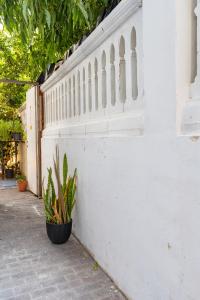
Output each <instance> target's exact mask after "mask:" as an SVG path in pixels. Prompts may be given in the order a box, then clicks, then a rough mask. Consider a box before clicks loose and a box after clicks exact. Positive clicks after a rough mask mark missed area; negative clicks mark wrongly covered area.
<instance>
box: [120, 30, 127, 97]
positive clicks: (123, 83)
mask: <svg viewBox="0 0 200 300" xmlns="http://www.w3.org/2000/svg"><path fill="white" fill-rule="evenodd" d="M119 56H120V61H119V95H120V101H121V102H122V103H125V102H126V60H125V40H124V37H123V36H121V38H120V44H119Z"/></svg>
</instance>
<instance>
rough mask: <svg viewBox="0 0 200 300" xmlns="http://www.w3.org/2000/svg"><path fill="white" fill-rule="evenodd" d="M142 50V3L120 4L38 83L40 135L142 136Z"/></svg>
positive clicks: (126, 2) (137, 0) (130, 0)
mask: <svg viewBox="0 0 200 300" xmlns="http://www.w3.org/2000/svg"><path fill="white" fill-rule="evenodd" d="M142 49H143V47H142V8H141V1H140V0H124V1H122V2H121V3H120V4H119V5H118V6H117V7H116V8H115V9H114V10H113V11H112V13H111V14H110V15H109V16H108V17H107V18H106V19H105V20H104V21H103V22H102V23H101V24H100V25H99V26H98V27H97V28H96V29H95V30H94V31H93V32H92V33H91V35H90V36H89V37H88V38H87V39H86V40H85V41H84V42H83V44H82V45H81V46H80V47H79V48H78V49H77V50H76V51H75V52H74V53H73V54H72V55H71V56H70V57H69V58H68V59H67V61H66V62H65V63H64V64H63V65H62V66H61V67H60V68H59V69H58V70H57V71H55V72H54V73H53V74H52V75H51V77H50V78H49V79H48V80H47V81H46V82H45V83H44V84H43V85H42V87H41V90H42V91H43V92H44V108H45V110H44V111H45V128H46V129H45V131H44V132H46V133H47V131H49V129H55V128H57V129H58V128H65V129H67V128H68V131H67V130H65V134H66V133H67V132H68V133H74V132H77V133H78V132H79V133H81V132H82V133H84V134H87V133H92V132H96V131H98V132H108V131H109V132H114V131H118V132H119V131H120V130H122V131H129V132H130V131H132V132H133V131H134V132H135V133H137V134H141V133H142V131H143V109H142V108H143V104H142V102H143V72H142V70H143V67H142ZM98 124H99V125H98ZM70 128H71V131H70ZM83 128H84V129H83Z"/></svg>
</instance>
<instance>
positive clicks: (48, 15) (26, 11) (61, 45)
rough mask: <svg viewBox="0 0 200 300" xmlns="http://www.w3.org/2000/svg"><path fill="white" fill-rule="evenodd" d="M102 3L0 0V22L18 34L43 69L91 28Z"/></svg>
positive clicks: (101, 0)
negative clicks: (37, 54) (38, 54)
mask: <svg viewBox="0 0 200 300" xmlns="http://www.w3.org/2000/svg"><path fill="white" fill-rule="evenodd" d="M106 4H107V0H43V1H41V0H34V1H33V0H0V11H1V16H0V22H1V23H2V24H4V25H5V26H6V28H7V30H8V31H9V32H11V33H16V32H18V33H19V34H20V37H21V40H22V41H23V43H24V44H26V45H28V46H29V49H30V52H31V54H32V57H33V58H35V59H36V60H39V65H40V66H41V65H42V68H44V67H45V66H46V65H47V64H48V63H51V62H54V61H55V60H56V59H58V58H60V57H61V56H63V54H64V52H65V51H66V50H67V49H68V48H69V47H70V46H71V45H72V44H73V43H76V42H77V41H78V40H79V39H80V38H81V37H82V36H83V35H84V34H85V33H87V32H88V31H89V30H91V29H92V28H93V26H94V24H95V22H96V19H97V17H98V15H99V14H100V13H101V10H102V9H103V8H104V7H105V6H106ZM38 50H40V53H41V55H40V56H39V57H38V56H35V54H36V53H37V52H38Z"/></svg>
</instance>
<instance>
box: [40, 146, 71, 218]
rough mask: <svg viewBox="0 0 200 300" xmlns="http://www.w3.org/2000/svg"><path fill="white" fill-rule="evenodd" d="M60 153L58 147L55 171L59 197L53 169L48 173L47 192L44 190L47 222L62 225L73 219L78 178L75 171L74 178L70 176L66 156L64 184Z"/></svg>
mask: <svg viewBox="0 0 200 300" xmlns="http://www.w3.org/2000/svg"><path fill="white" fill-rule="evenodd" d="M59 165H60V164H59V151H58V147H56V157H55V159H54V171H55V177H56V181H57V182H56V183H57V189H58V191H57V196H56V193H55V188H54V182H53V179H52V169H51V168H49V169H47V171H48V182H47V187H46V190H45V189H44V190H43V199H44V207H45V214H46V219H47V222H49V223H55V224H62V223H68V222H70V221H71V218H72V210H73V208H74V205H75V202H76V200H75V194H76V177H77V171H76V169H75V171H74V174H73V176H72V177H71V176H68V162H67V156H66V154H65V155H64V157H63V169H62V174H63V178H62V182H61V178H60V168H59Z"/></svg>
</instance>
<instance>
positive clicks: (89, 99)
mask: <svg viewBox="0 0 200 300" xmlns="http://www.w3.org/2000/svg"><path fill="white" fill-rule="evenodd" d="M91 72H92V71H91V63H89V65H88V109H89V112H91V111H92V78H91Z"/></svg>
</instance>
